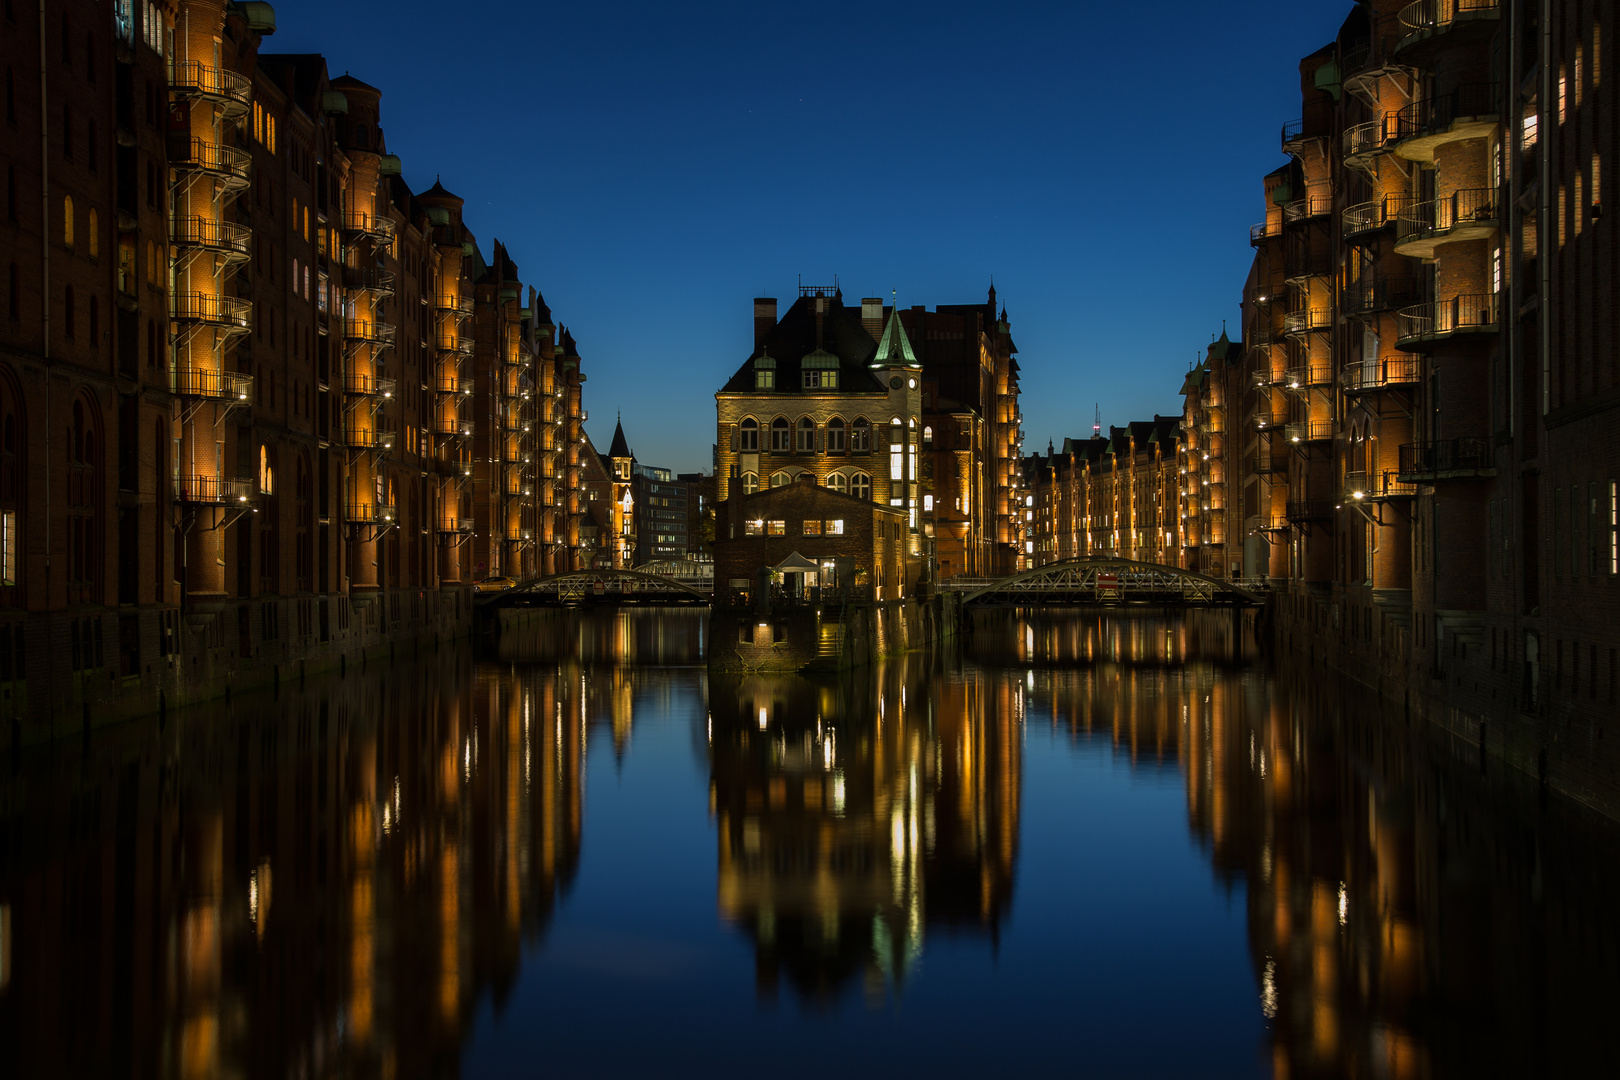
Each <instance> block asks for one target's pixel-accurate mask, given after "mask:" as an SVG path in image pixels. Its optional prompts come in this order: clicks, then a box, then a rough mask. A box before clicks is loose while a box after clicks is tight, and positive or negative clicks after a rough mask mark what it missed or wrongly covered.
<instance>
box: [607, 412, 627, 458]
mask: <svg viewBox="0 0 1620 1080" xmlns="http://www.w3.org/2000/svg"><path fill="white" fill-rule="evenodd" d="M607 456H608V457H610V458H616V457H629V456H630V443H629V442H628V441H627V440H626V439H625V437H624V421H622V420H621V421H619V422H618V423H616V424H614V425H613V442H612V443H610V444H609V445H608V452H607Z"/></svg>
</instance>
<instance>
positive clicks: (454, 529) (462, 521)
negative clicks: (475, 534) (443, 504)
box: [439, 518, 473, 536]
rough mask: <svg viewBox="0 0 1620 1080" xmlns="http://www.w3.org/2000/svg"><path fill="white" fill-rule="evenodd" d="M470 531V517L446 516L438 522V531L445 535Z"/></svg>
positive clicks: (471, 520) (471, 529) (471, 523)
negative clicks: (446, 517)
mask: <svg viewBox="0 0 1620 1080" xmlns="http://www.w3.org/2000/svg"><path fill="white" fill-rule="evenodd" d="M472 531H473V519H472V518H448V519H446V520H444V521H441V522H439V532H441V533H443V534H444V535H446V536H453V535H455V534H456V533H470V532H472Z"/></svg>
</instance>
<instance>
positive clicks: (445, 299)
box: [433, 296, 473, 318]
mask: <svg viewBox="0 0 1620 1080" xmlns="http://www.w3.org/2000/svg"><path fill="white" fill-rule="evenodd" d="M433 307H434V310H436V311H440V312H444V313H445V314H449V315H459V316H461V317H462V318H466V317H467V316H469V315H471V314H472V313H473V299H472V297H470V296H440V297H437V298H435V299H434V301H433Z"/></svg>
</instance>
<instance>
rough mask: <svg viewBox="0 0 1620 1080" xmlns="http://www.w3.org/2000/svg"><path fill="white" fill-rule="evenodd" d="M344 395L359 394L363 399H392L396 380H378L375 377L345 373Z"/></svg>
mask: <svg viewBox="0 0 1620 1080" xmlns="http://www.w3.org/2000/svg"><path fill="white" fill-rule="evenodd" d="M343 390H344V393H348V394H357V395H359V396H361V397H380V398H391V397H393V396H394V380H393V379H383V378H378V377H377V376H375V375H357V374H355V373H354V372H352V371H351V372H345V373H344V376H343Z"/></svg>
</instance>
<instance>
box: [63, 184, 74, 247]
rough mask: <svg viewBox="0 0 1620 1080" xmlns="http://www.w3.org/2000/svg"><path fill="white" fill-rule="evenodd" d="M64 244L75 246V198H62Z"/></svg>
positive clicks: (69, 196)
mask: <svg viewBox="0 0 1620 1080" xmlns="http://www.w3.org/2000/svg"><path fill="white" fill-rule="evenodd" d="M62 243H64V244H66V245H67V246H68V247H72V246H73V196H71V195H64V196H62Z"/></svg>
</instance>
